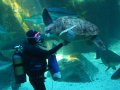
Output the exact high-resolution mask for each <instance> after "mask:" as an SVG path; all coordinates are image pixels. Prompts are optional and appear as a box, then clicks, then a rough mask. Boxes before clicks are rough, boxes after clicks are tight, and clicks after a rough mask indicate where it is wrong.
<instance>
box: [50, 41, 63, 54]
mask: <svg viewBox="0 0 120 90" xmlns="http://www.w3.org/2000/svg"><path fill="white" fill-rule="evenodd" d="M63 45H64V44H63V43H60V44H59V45H57V46H55V47H54V48H52V49H51V50H49V51H48V55H49V56H50V55H52V54H54V53H56V52H57V51H58V50H59V49H60V48H61V47H62V46H63Z"/></svg>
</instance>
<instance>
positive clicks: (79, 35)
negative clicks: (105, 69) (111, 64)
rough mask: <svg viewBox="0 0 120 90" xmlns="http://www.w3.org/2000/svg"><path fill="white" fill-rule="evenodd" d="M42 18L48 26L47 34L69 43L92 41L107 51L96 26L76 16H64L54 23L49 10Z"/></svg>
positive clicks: (45, 10)
mask: <svg viewBox="0 0 120 90" xmlns="http://www.w3.org/2000/svg"><path fill="white" fill-rule="evenodd" d="M42 17H43V22H44V24H45V25H46V28H45V31H46V33H49V34H50V35H54V36H56V37H59V38H60V39H62V40H65V41H68V42H72V41H76V40H87V41H92V42H93V43H94V44H95V45H96V46H97V47H98V48H100V49H102V50H105V49H106V48H105V45H104V43H103V41H102V40H101V39H100V38H99V36H98V34H99V29H98V27H97V26H96V25H95V24H93V23H91V22H89V21H87V20H84V19H81V18H78V17H75V16H62V17H59V18H58V19H56V20H55V21H54V22H53V21H52V18H51V16H50V14H49V12H48V11H47V9H44V10H43V13H42Z"/></svg>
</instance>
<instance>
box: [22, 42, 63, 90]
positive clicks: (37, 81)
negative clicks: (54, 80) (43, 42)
mask: <svg viewBox="0 0 120 90" xmlns="http://www.w3.org/2000/svg"><path fill="white" fill-rule="evenodd" d="M62 46H63V44H62V43H60V44H59V45H57V46H56V47H54V48H53V49H51V50H49V51H46V50H43V49H41V48H40V47H38V46H37V45H31V44H26V45H24V47H23V48H24V49H23V53H22V58H23V62H24V67H25V71H26V73H27V75H28V76H29V81H30V83H31V85H32V86H33V88H34V89H35V90H46V88H45V85H44V72H45V71H46V67H47V62H46V59H47V58H48V57H49V56H50V55H52V54H54V53H55V52H56V51H57V50H59V49H60V48H61V47H62Z"/></svg>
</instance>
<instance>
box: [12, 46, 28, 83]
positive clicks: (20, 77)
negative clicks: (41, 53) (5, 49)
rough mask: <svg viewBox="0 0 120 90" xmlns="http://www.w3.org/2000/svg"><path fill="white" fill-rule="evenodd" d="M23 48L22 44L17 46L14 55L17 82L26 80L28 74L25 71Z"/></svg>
mask: <svg viewBox="0 0 120 90" xmlns="http://www.w3.org/2000/svg"><path fill="white" fill-rule="evenodd" d="M22 50H23V48H22V46H20V45H18V46H15V52H14V54H13V57H12V60H13V68H14V74H15V80H16V83H24V82H26V74H25V71H24V66H23V60H22V57H21V55H22Z"/></svg>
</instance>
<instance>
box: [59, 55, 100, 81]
mask: <svg viewBox="0 0 120 90" xmlns="http://www.w3.org/2000/svg"><path fill="white" fill-rule="evenodd" d="M73 56H74V55H73ZM75 56H76V57H77V59H76V58H75V60H68V59H62V60H60V61H58V63H59V67H60V72H61V75H62V78H61V79H60V80H58V81H63V82H83V83H85V82H91V81H93V80H94V77H95V75H96V74H97V72H98V68H96V67H95V66H94V65H93V64H92V63H91V62H89V61H88V60H87V59H86V58H85V57H84V56H82V55H80V54H75Z"/></svg>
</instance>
